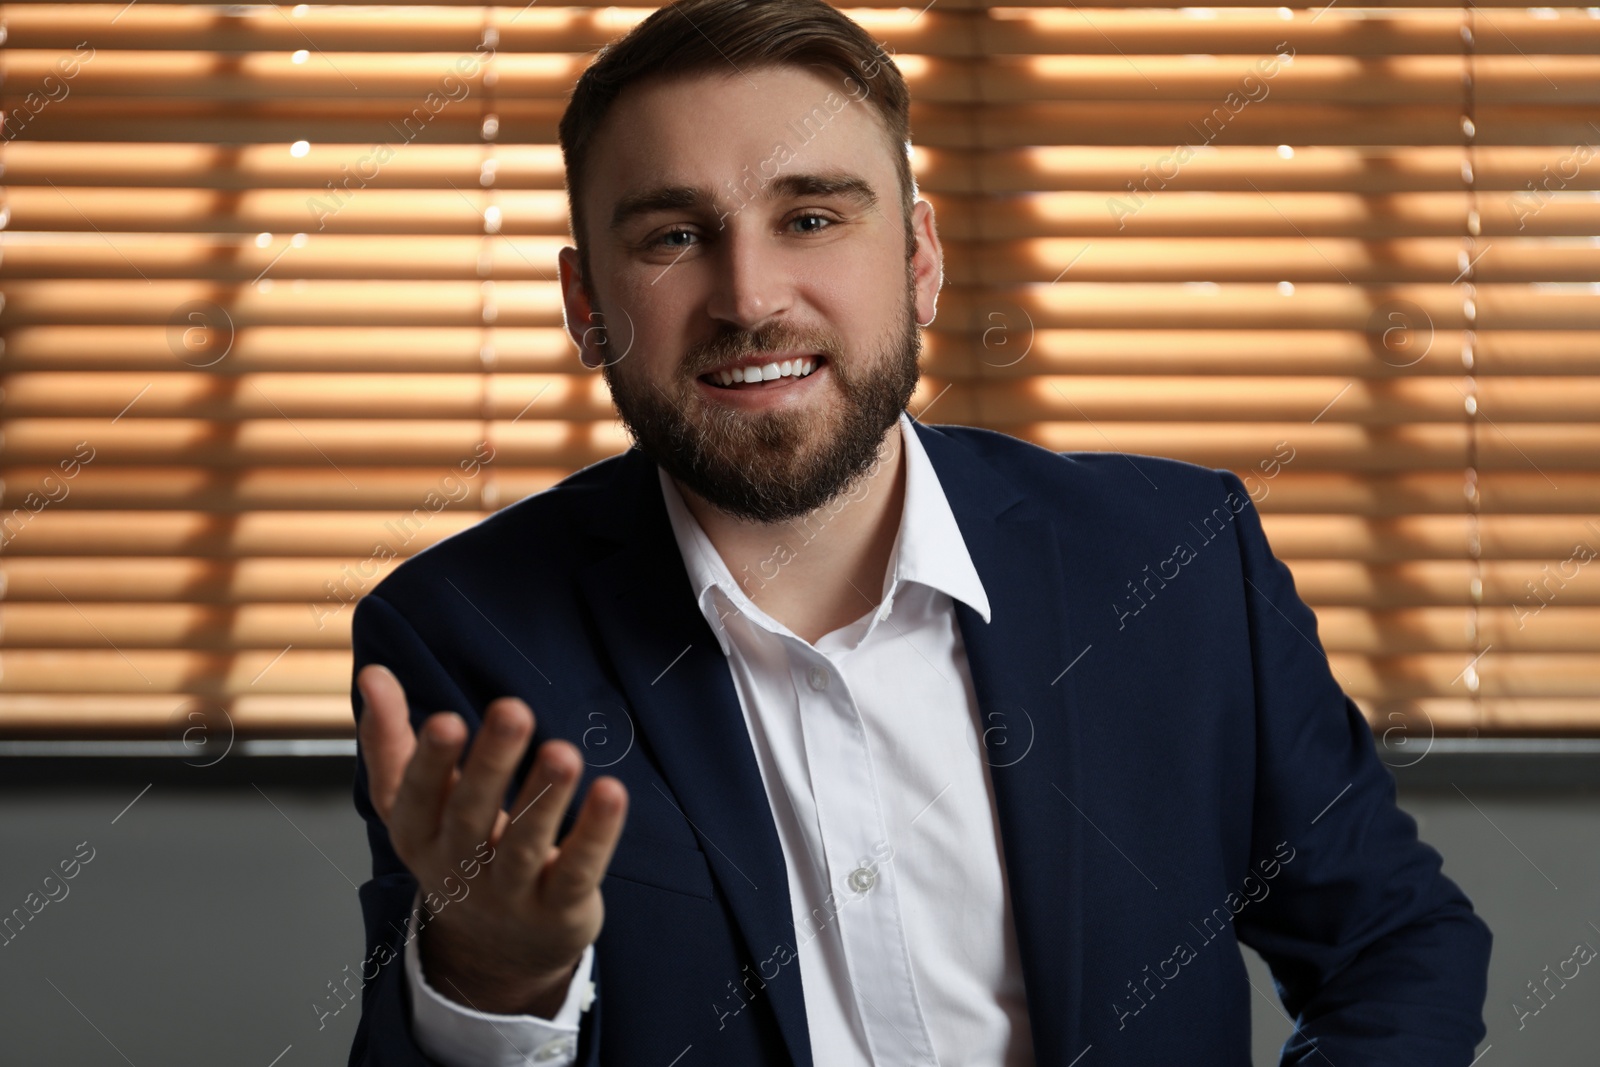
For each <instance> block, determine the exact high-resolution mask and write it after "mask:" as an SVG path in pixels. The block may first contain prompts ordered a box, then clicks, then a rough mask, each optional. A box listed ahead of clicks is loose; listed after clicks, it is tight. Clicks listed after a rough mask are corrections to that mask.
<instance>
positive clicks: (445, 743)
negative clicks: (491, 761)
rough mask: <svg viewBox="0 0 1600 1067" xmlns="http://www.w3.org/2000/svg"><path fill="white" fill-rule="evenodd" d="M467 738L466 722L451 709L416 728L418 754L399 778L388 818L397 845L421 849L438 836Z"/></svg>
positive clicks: (431, 717)
mask: <svg viewBox="0 0 1600 1067" xmlns="http://www.w3.org/2000/svg"><path fill="white" fill-rule="evenodd" d="M466 740H467V724H466V723H464V722H462V721H461V716H459V715H457V714H456V713H455V712H452V711H441V712H435V713H434V714H432V715H430V716H428V718H427V721H425V722H424V723H423V724H422V729H421V730H419V731H417V750H416V754H415V755H413V756H412V757H411V762H410V763H409V764H408V765H407V766H406V770H405V774H404V775H403V776H402V777H401V779H400V789H399V792H398V793H396V794H395V800H394V808H393V810H392V811H391V812H390V817H389V821H388V825H389V836H390V837H391V838H392V839H393V840H394V841H395V844H396V846H397V848H402V849H404V850H406V851H417V850H421V849H423V848H426V847H427V846H428V845H429V844H431V843H432V841H433V839H434V838H435V837H436V836H438V833H439V814H440V812H441V811H442V810H443V808H444V802H445V798H446V797H447V796H448V795H449V793H450V790H451V784H452V782H453V781H454V780H455V779H456V778H457V777H458V776H459V772H458V771H457V770H456V760H458V759H459V758H460V754H461V746H462V745H463V744H465V743H466ZM405 858H406V857H405V856H404V855H402V856H401V859H405Z"/></svg>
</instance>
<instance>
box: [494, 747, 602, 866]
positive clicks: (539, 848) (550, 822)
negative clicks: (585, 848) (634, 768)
mask: <svg viewBox="0 0 1600 1067" xmlns="http://www.w3.org/2000/svg"><path fill="white" fill-rule="evenodd" d="M582 773H583V757H582V756H580V755H579V754H578V750H577V748H576V747H575V746H574V745H573V744H572V743H571V742H570V741H562V740H551V741H546V742H545V743H544V744H542V745H540V746H539V750H538V754H537V756H536V757H535V758H534V761H533V767H532V768H531V769H530V770H529V771H528V778H527V780H526V781H525V782H523V783H522V790H521V792H519V793H518V795H517V799H516V800H515V801H513V802H512V808H511V821H510V823H509V824H508V825H507V826H506V828H505V833H503V834H502V835H501V836H500V844H499V845H498V846H496V849H495V860H494V867H495V878H496V881H497V883H498V884H499V885H501V886H502V888H503V889H504V890H505V891H506V892H507V893H508V894H519V893H525V892H528V891H530V890H531V889H532V888H533V885H534V883H535V882H536V881H537V880H538V877H539V872H540V870H542V869H543V868H544V865H545V861H546V860H548V859H549V856H550V849H551V847H552V846H553V845H554V844H555V836H556V829H557V828H558V827H559V826H560V825H561V816H562V814H563V813H564V812H565V811H566V810H567V805H568V804H569V803H571V801H572V791H573V789H574V788H575V787H576V786H577V784H578V778H579V776H580V775H581V774H582Z"/></svg>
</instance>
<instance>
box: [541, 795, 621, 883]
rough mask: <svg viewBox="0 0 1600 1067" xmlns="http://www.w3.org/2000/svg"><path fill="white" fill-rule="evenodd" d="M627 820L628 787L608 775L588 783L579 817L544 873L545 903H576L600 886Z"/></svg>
mask: <svg viewBox="0 0 1600 1067" xmlns="http://www.w3.org/2000/svg"><path fill="white" fill-rule="evenodd" d="M627 817H628V788H627V786H625V785H623V784H622V783H621V782H620V781H619V780H617V779H616V778H612V777H611V776H609V775H607V776H606V777H603V778H596V779H595V780H594V781H593V782H591V783H590V784H589V793H588V795H587V796H585V797H584V799H583V807H581V808H580V809H578V818H577V820H576V821H575V822H574V823H573V826H572V829H571V830H569V831H568V832H567V836H566V837H565V838H564V839H562V841H561V854H560V856H558V857H557V858H556V861H555V862H554V863H553V864H551V865H550V868H549V870H548V871H546V872H545V879H544V884H543V886H541V889H542V890H543V893H544V897H545V901H546V902H547V903H549V904H551V905H552V906H555V907H562V906H564V905H568V904H573V903H576V902H577V901H578V900H580V899H581V898H582V897H584V896H585V895H587V894H588V893H590V892H592V891H593V890H594V888H595V887H596V886H598V885H599V884H600V879H602V878H604V877H605V873H606V867H607V866H609V865H610V863H611V856H612V853H614V852H615V851H616V849H617V840H618V838H620V837H621V836H622V824H623V822H624V821H626V820H627Z"/></svg>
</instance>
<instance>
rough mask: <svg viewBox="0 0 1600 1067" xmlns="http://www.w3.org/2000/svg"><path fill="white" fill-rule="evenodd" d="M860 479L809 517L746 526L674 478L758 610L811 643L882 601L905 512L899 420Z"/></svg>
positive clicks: (719, 553) (745, 523)
mask: <svg viewBox="0 0 1600 1067" xmlns="http://www.w3.org/2000/svg"><path fill="white" fill-rule="evenodd" d="M879 454H880V459H878V460H875V461H874V464H873V467H871V468H869V469H868V472H867V474H866V475H864V476H863V477H862V479H861V481H860V482H858V483H857V484H856V485H854V486H852V487H851V488H850V489H849V490H848V491H847V492H846V493H842V494H840V495H839V496H837V497H835V498H834V499H833V500H832V501H830V502H829V503H827V504H824V505H823V506H822V507H820V508H818V509H817V510H816V511H813V512H812V513H811V514H809V515H807V516H805V517H803V518H800V519H795V520H792V521H790V522H783V523H770V524H769V523H751V522H747V521H745V520H741V519H736V518H734V517H732V516H730V515H728V514H726V513H724V512H722V511H719V510H717V509H716V508H714V507H712V506H711V504H710V503H708V502H707V501H706V500H705V498H703V497H701V496H700V495H699V494H698V493H696V492H694V491H693V490H692V489H689V488H687V487H686V486H684V484H683V483H682V482H679V481H677V480H676V479H674V484H675V485H677V487H678V491H679V492H680V493H681V494H682V496H683V500H684V504H685V505H686V506H687V507H688V508H689V512H690V514H692V515H693V516H694V517H695V521H697V522H698V523H699V524H700V528H701V529H702V530H704V531H705V534H706V537H707V538H709V539H710V541H711V544H712V545H713V546H715V548H716V550H717V554H718V555H720V556H721V557H722V561H723V563H724V564H726V565H727V568H728V570H729V572H730V573H732V575H733V579H734V581H736V582H738V583H739V586H740V588H742V589H743V590H744V592H745V595H747V596H748V597H749V598H750V599H751V600H752V601H754V602H755V603H756V605H757V606H758V607H760V608H761V610H762V611H765V612H766V613H767V614H768V615H771V616H772V617H773V618H774V619H776V620H778V621H779V622H781V623H783V624H784V625H785V626H787V627H789V629H790V630H792V631H794V633H795V634H796V635H798V636H799V637H801V638H802V639H804V640H806V641H808V642H810V643H812V644H815V643H816V641H817V639H818V638H820V637H822V636H823V635H824V634H827V633H831V632H832V631H834V630H837V629H838V628H839V627H841V626H844V625H847V624H849V623H851V622H854V621H855V620H856V619H859V618H860V617H861V616H862V615H864V614H866V613H867V612H868V611H870V610H871V609H872V608H875V607H877V605H878V602H879V601H880V600H881V599H882V593H883V578H884V574H885V572H886V571H887V570H888V566H889V556H890V553H891V552H892V551H893V549H894V541H895V536H896V535H897V534H898V533H899V531H900V515H901V512H902V511H903V510H904V507H905V480H906V475H905V444H904V441H903V439H902V436H901V429H900V423H899V422H896V423H895V425H894V426H892V427H890V429H889V432H888V433H887V434H885V435H884V447H883V448H881V449H880V450H879Z"/></svg>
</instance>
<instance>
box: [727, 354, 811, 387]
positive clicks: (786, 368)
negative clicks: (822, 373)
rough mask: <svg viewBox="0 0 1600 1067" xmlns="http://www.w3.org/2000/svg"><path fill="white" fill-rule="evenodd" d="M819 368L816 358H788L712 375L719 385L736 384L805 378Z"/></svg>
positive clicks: (735, 368)
mask: <svg viewBox="0 0 1600 1067" xmlns="http://www.w3.org/2000/svg"><path fill="white" fill-rule="evenodd" d="M816 369H817V361H816V360H815V359H814V358H811V357H806V358H804V359H786V360H784V361H783V362H782V363H768V364H765V365H764V366H760V367H734V368H733V369H732V370H719V371H716V372H715V373H713V374H712V375H711V378H712V380H713V381H715V382H716V383H717V384H718V385H734V384H736V383H738V382H763V381H766V382H770V381H771V380H772V379H774V378H804V377H805V376H806V375H808V374H810V373H811V372H812V371H814V370H816Z"/></svg>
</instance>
